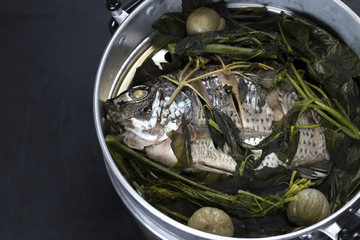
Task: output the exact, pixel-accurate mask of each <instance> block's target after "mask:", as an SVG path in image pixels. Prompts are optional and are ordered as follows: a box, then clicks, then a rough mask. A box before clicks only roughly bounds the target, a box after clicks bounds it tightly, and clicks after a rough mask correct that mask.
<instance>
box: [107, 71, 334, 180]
mask: <svg viewBox="0 0 360 240" xmlns="http://www.w3.org/2000/svg"><path fill="white" fill-rule="evenodd" d="M217 68H219V67H217V66H211V67H209V68H208V71H211V70H213V69H217ZM203 73H204V72H202V71H199V72H197V73H196V74H195V75H194V77H196V76H200V75H201V74H203ZM179 74H180V73H173V74H170V75H168V76H169V77H171V78H173V79H178V77H179ZM240 78H241V77H240V76H238V75H230V74H222V73H220V74H216V75H213V76H210V77H207V78H206V79H203V80H201V81H197V82H193V83H192V85H193V87H194V88H195V89H197V90H198V91H199V92H200V93H201V94H202V96H203V97H204V98H205V99H207V100H208V101H209V102H210V103H211V105H212V107H214V108H218V109H221V111H223V112H224V113H225V114H227V115H228V116H230V117H231V119H232V120H233V121H234V123H235V125H236V126H237V127H238V128H239V129H240V130H241V132H242V133H244V136H243V139H244V143H246V144H248V145H251V146H256V145H258V144H259V143H260V142H261V141H262V140H263V139H265V138H266V137H267V136H269V135H270V134H271V133H272V130H271V126H272V122H273V121H278V120H281V119H282V117H283V116H284V115H285V114H286V113H287V112H288V111H289V109H290V108H291V107H292V106H293V105H294V104H295V103H296V102H297V101H299V99H298V96H297V94H296V93H295V92H281V91H279V90H268V93H267V95H266V98H265V100H263V99H261V98H260V92H259V91H260V90H261V88H259V86H258V85H256V84H255V83H253V82H252V81H249V80H248V79H246V78H245V79H244V78H242V79H241V80H242V81H243V82H245V84H246V85H247V89H248V91H247V93H246V96H242V94H241V89H240V88H239V86H240V84H239V81H240ZM226 86H232V87H233V89H232V94H229V93H228V92H227V91H226ZM176 87H177V86H176V85H174V84H172V83H170V82H169V81H166V80H164V79H159V80H158V81H155V82H147V83H145V84H144V85H142V86H137V87H134V88H132V89H130V90H128V91H126V92H124V93H122V94H120V95H119V96H118V97H116V98H114V99H110V100H108V101H106V102H105V103H104V108H105V112H106V117H107V119H108V120H109V122H110V123H111V124H112V126H113V127H114V126H115V129H116V130H117V131H118V132H119V137H120V139H121V140H122V141H123V142H124V143H125V144H127V145H128V146H129V147H131V148H134V149H138V150H143V151H145V152H146V153H147V155H148V156H149V157H150V158H152V159H154V160H157V161H159V162H161V163H163V164H165V165H167V166H172V165H174V164H175V163H176V162H177V159H176V157H175V155H174V154H173V152H172V150H171V147H170V142H171V141H170V139H169V137H168V136H167V133H168V132H170V131H179V127H180V125H181V117H182V115H185V116H186V119H187V121H188V124H189V128H190V129H191V130H192V131H191V133H192V134H191V135H192V139H191V140H192V143H191V151H192V158H193V164H192V166H191V167H190V168H188V169H186V170H188V171H210V172H218V173H223V174H230V175H231V174H233V173H234V172H235V171H236V167H237V163H236V161H235V160H234V159H233V158H232V157H231V156H230V155H229V152H227V151H226V150H224V151H223V150H220V149H219V148H216V147H215V146H214V144H213V141H212V139H211V137H210V133H209V130H208V128H207V120H206V118H205V116H204V112H203V105H202V103H201V101H200V98H199V97H198V96H197V95H196V94H195V93H194V92H193V91H192V90H190V89H183V90H182V92H180V94H179V95H178V96H177V97H176V98H175V100H174V102H173V103H172V104H171V105H170V106H169V107H168V108H165V105H166V103H167V101H168V100H169V99H170V96H171V95H172V93H173V92H174V91H175V89H176ZM134 89H143V90H146V91H147V97H146V98H144V99H141V100H136V99H134V97H132V96H131V93H132V92H133V91H134ZM241 99H244V100H243V101H241ZM262 101H263V102H262ZM313 115H314V113H313V112H312V111H310V110H307V111H305V114H302V115H301V117H300V118H299V119H298V121H297V124H299V125H308V124H314V123H316V119H315V118H316V117H315V116H313ZM299 133H300V134H299V136H300V137H299V144H298V148H297V151H296V154H295V155H294V157H293V159H286V160H280V159H278V158H277V156H276V154H269V155H270V156H265V157H264V160H263V162H262V163H261V164H260V166H259V167H258V169H261V168H262V167H265V166H267V167H276V166H278V165H282V166H284V167H286V168H288V169H290V170H298V171H300V173H303V175H304V176H305V177H309V178H317V177H323V176H326V172H327V168H328V165H329V162H330V161H329V155H328V152H327V150H326V143H325V136H324V133H323V129H322V128H321V127H316V128H311V129H309V128H307V129H299ZM309 144H310V145H309ZM225 148H226V147H225ZM260 151H261V150H260ZM274 155H275V156H274ZM324 162H325V164H323V163H324ZM318 163H321V164H320V165H321V166H322V167H320V170H319V167H317V168H316V170H312V169H311V166H312V165H314V166H318V165H319V164H318Z"/></svg>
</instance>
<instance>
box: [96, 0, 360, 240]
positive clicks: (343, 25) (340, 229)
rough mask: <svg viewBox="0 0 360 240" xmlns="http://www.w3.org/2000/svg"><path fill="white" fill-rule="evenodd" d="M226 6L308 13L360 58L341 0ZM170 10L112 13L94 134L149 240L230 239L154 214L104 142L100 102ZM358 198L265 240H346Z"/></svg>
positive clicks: (150, 47)
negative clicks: (112, 26) (299, 227)
mask: <svg viewBox="0 0 360 240" xmlns="http://www.w3.org/2000/svg"><path fill="white" fill-rule="evenodd" d="M250 2H251V4H250ZM227 3H228V6H229V7H242V6H249V5H252V6H262V5H266V6H268V7H269V9H270V11H275V12H276V11H280V10H286V11H290V12H298V13H302V14H306V15H307V16H309V17H310V18H312V19H315V20H317V21H318V22H321V23H323V24H325V25H327V26H330V27H331V29H332V30H333V31H334V32H336V33H338V35H339V36H341V37H342V40H343V41H344V42H345V43H347V44H348V45H349V46H350V47H351V48H352V49H353V50H354V51H355V52H356V53H357V55H358V56H360V45H359V44H358V43H359V42H360V18H359V17H358V16H357V15H356V14H355V13H354V12H352V11H351V10H350V9H349V8H348V7H347V6H346V5H345V4H343V3H342V2H341V1H339V0H316V1H315V0H238V1H227ZM174 11H181V1H179V0H171V1H170V0H167V1H165V0H153V1H143V2H142V3H140V4H139V5H138V6H137V7H136V8H135V9H134V10H133V11H132V13H131V14H129V15H128V14H127V13H126V12H124V11H122V10H121V9H113V16H114V18H115V19H116V20H117V21H118V23H119V25H120V26H119V27H118V29H117V31H116V32H115V33H114V35H113V37H112V39H111V41H110V42H109V44H108V46H107V48H106V50H105V52H104V55H103V57H102V59H101V62H100V65H99V69H98V72H97V76H96V82H95V90H94V98H93V100H94V120H95V127H96V132H97V136H98V139H99V142H100V145H101V148H102V151H103V154H104V159H105V164H106V167H107V170H108V173H109V175H110V178H111V180H112V183H113V185H114V187H115V189H116V191H117V192H118V194H119V196H120V197H121V199H122V201H123V202H124V203H125V205H126V206H127V208H128V209H129V211H130V212H131V213H132V214H133V216H134V218H135V219H136V220H137V221H138V222H139V226H140V227H141V228H143V230H144V232H145V233H146V234H147V235H148V236H149V238H150V239H155V238H158V239H184V240H191V239H229V238H226V237H219V236H215V235H212V234H207V233H204V232H200V231H198V230H195V229H192V228H189V227H187V226H185V225H183V224H181V223H179V222H177V221H175V220H173V219H171V218H169V217H167V216H165V215H164V214H162V213H161V212H159V211H158V210H156V209H155V208H154V207H153V206H151V205H150V204H149V203H148V202H146V201H145V200H144V199H143V198H142V197H141V196H140V195H139V194H138V193H137V192H136V191H135V190H134V189H133V188H132V187H131V186H130V185H129V183H128V182H127V181H126V180H125V178H124V177H123V175H122V174H121V173H120V172H119V170H118V169H117V167H116V165H115V163H114V161H113V160H112V158H111V156H110V153H109V151H108V149H107V147H106V144H105V141H104V134H105V133H104V131H103V112H102V102H103V101H104V100H106V99H108V98H110V97H112V96H114V95H116V94H117V93H118V92H119V91H122V90H123V89H126V88H127V86H128V84H129V81H130V79H131V75H132V74H133V71H134V68H135V67H136V66H138V65H139V64H141V62H142V61H143V59H144V58H146V57H147V56H149V55H150V54H151V53H153V52H154V51H156V50H157V49H158V46H159V44H161V42H160V43H159V41H158V39H157V36H156V34H155V33H154V31H153V30H152V29H151V24H152V22H154V21H155V20H156V19H157V18H158V17H160V16H161V15H162V14H163V13H165V12H174ZM125 76H126V77H125ZM359 198H360V193H358V194H357V195H356V196H355V197H354V198H353V199H352V200H351V201H349V202H348V203H347V204H346V205H345V206H343V207H342V208H341V209H340V210H338V211H337V212H335V213H334V214H332V215H331V216H329V217H328V218H326V219H324V220H323V221H321V222H319V223H317V224H315V225H312V226H310V227H307V228H305V229H302V230H299V231H297V232H293V233H289V234H285V235H281V236H274V237H269V238H266V239H326V238H325V236H326V235H327V236H328V238H330V239H347V238H346V234H347V231H350V230H351V229H350V230H349V229H348V227H349V223H350V222H351V223H356V222H357V223H359V222H360V210H359V207H360V199H359ZM349 219H351V220H350V221H349ZM344 237H345V238H344ZM257 239H265V238H257Z"/></svg>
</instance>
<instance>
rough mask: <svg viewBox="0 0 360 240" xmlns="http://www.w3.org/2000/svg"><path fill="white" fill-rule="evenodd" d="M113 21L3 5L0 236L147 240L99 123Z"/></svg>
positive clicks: (103, 15)
mask: <svg viewBox="0 0 360 240" xmlns="http://www.w3.org/2000/svg"><path fill="white" fill-rule="evenodd" d="M344 2H345V3H346V4H348V5H349V6H350V7H351V8H352V9H353V10H354V11H355V12H356V13H357V14H360V1H359V0H344ZM109 18H110V13H109V12H108V11H107V10H106V9H105V1H101V0H77V1H60V0H52V1H50V0H48V1H44V0H34V1H1V3H0V76H1V79H0V90H1V94H0V106H1V107H0V110H1V118H0V133H1V141H0V153H1V154H0V157H1V158H0V240H25V239H26V240H32V239H39V240H41V239H52V240H57V239H62V240H63V239H87V240H92V239H94V240H95V239H96V240H105V239H106V240H111V239H133V240H135V239H143V235H142V234H141V232H139V229H138V228H137V226H136V224H135V222H134V220H133V219H132V217H131V216H130V214H129V213H128V211H127V210H126V208H125V207H124V205H123V204H122V202H121V200H120V198H119V197H118V195H117V193H116V191H115V189H114V188H113V186H112V184H111V182H110V179H109V177H108V175H107V172H106V169H105V165H104V162H103V158H102V153H101V149H100V146H99V144H98V140H97V137H96V134H95V127H94V123H93V111H92V94H93V87H94V81H95V75H96V71H97V68H98V64H99V61H100V58H101V56H102V53H103V51H104V49H105V47H106V45H107V43H108V41H109V40H110V38H111V35H110V33H109V31H108V27H107V24H108V20H109ZM359 34H360V33H359Z"/></svg>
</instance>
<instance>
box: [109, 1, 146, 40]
mask: <svg viewBox="0 0 360 240" xmlns="http://www.w3.org/2000/svg"><path fill="white" fill-rule="evenodd" d="M140 2H142V0H130V1H126V4H125V6H124V7H123V8H121V7H122V1H121V0H106V9H107V10H109V11H110V12H111V15H112V17H111V18H110V20H109V23H108V28H109V30H110V33H111V34H113V33H114V32H115V31H116V29H117V28H118V27H119V26H120V24H121V23H122V22H123V21H124V20H125V19H126V18H127V16H129V13H130V12H131V11H132V10H133V9H134V8H135V7H136V6H137V5H138V4H139V3H140Z"/></svg>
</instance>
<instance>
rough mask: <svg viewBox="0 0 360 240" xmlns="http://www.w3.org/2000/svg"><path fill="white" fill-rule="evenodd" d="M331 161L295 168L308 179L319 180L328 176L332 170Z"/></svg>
mask: <svg viewBox="0 0 360 240" xmlns="http://www.w3.org/2000/svg"><path fill="white" fill-rule="evenodd" d="M330 166H331V161H329V160H324V161H321V162H317V163H314V164H312V165H309V166H300V167H296V168H294V170H296V171H298V172H299V174H300V175H301V176H302V177H304V178H307V179H319V178H324V177H326V176H327V175H328V172H329V170H330Z"/></svg>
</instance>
